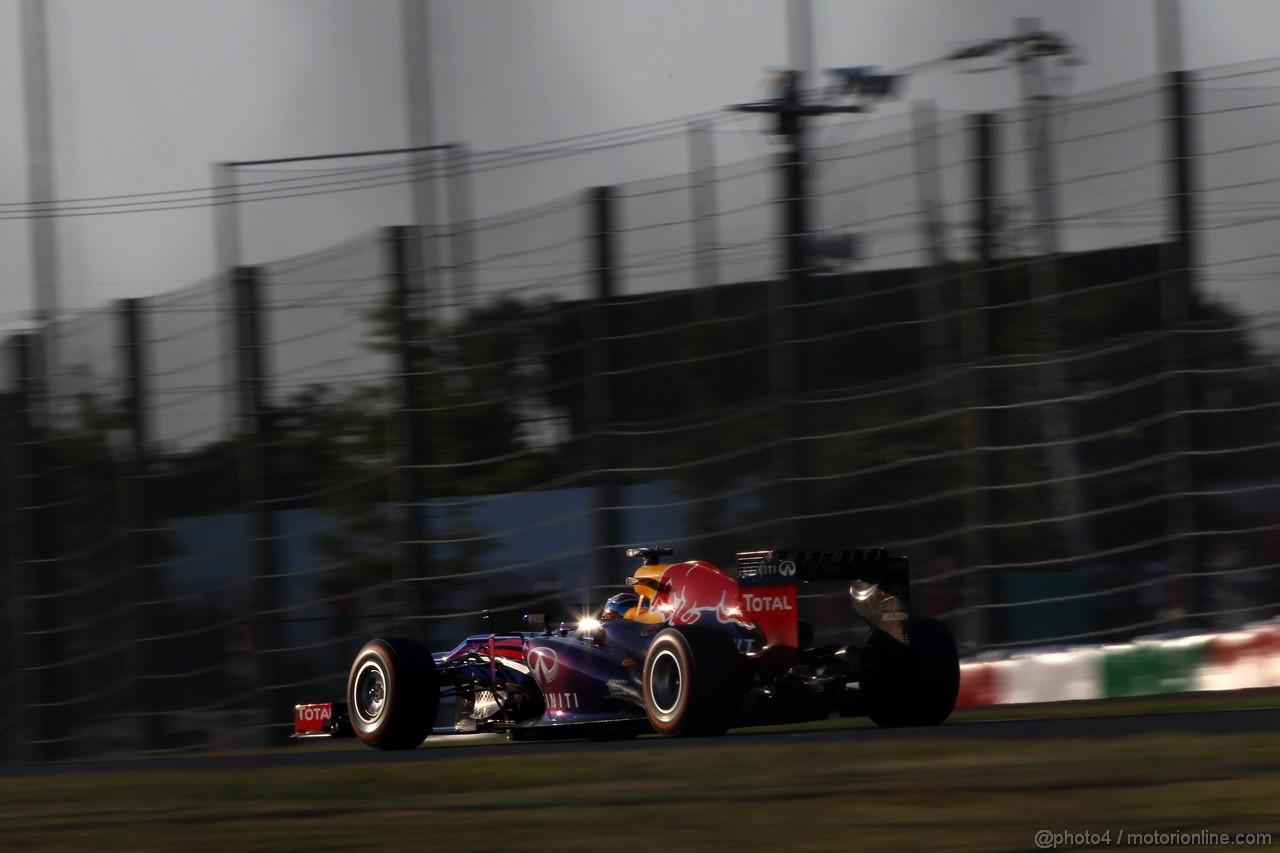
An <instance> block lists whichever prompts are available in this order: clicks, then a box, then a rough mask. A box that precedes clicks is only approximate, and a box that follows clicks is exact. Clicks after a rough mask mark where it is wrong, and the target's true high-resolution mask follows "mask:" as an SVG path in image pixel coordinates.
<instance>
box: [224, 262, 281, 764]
mask: <svg viewBox="0 0 1280 853" xmlns="http://www.w3.org/2000/svg"><path fill="white" fill-rule="evenodd" d="M260 281H261V279H260V274H259V270H258V269H257V268H256V267H236V268H235V270H234V271H233V275H232V280H231V283H232V298H233V305H234V312H235V317H234V329H235V334H236V366H237V371H236V372H237V382H236V385H237V390H238V395H237V396H238V398H239V405H238V407H237V411H238V416H239V420H240V441H239V453H240V466H239V467H240V472H241V489H242V490H243V493H244V496H245V499H246V503H248V505H249V507H250V513H251V517H250V561H251V567H252V568H251V576H252V588H251V593H250V598H251V604H252V615H251V619H252V622H251V635H252V637H253V655H254V660H253V666H254V670H255V671H256V673H257V677H258V685H259V689H260V690H262V691H264V692H265V693H266V696H267V701H266V706H265V708H264V709H263V710H264V711H265V712H266V713H267V714H268V718H267V721H266V724H267V726H270V725H271V724H273V723H280V724H284V723H287V722H288V720H289V716H288V714H289V712H290V711H291V708H290V705H289V702H288V697H286V696H284V695H283V692H282V691H281V689H280V686H281V685H283V683H284V681H283V678H282V677H281V676H282V672H283V665H282V664H283V661H282V660H281V658H280V655H281V643H280V624H279V618H280V614H279V589H278V582H277V578H278V577H279V576H280V556H279V535H278V532H277V530H276V518H275V513H274V512H273V511H272V509H271V504H270V501H271V498H272V494H273V489H272V483H273V482H274V479H273V472H272V457H273V455H274V453H275V441H276V439H275V428H274V424H273V418H272V413H271V408H270V403H269V401H268V396H267V363H266V356H267V349H266V347H267V344H266V335H265V334H264V329H263V327H264V316H263V311H262V306H261V301H260V294H259V284H260ZM264 739H265V740H266V742H267V743H273V742H275V741H276V740H277V739H278V738H277V737H276V736H275V735H274V734H273V733H272V730H271V729H270V728H267V729H266V730H265V731H264Z"/></svg>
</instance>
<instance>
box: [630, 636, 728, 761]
mask: <svg viewBox="0 0 1280 853" xmlns="http://www.w3.org/2000/svg"><path fill="white" fill-rule="evenodd" d="M746 686H747V670H746V666H745V664H744V663H743V661H742V657H741V656H740V655H739V654H738V650H737V647H736V646H735V645H734V642H733V640H732V638H730V637H729V635H728V634H726V633H725V632H724V631H722V630H720V629H718V628H715V627H713V626H710V625H688V626H685V627H681V628H664V629H663V630H662V631H660V632H659V633H658V636H656V637H654V638H653V643H652V644H651V645H650V646H649V651H648V653H647V654H646V655H645V658H644V689H643V692H644V709H645V713H646V714H647V715H648V717H649V724H650V725H651V726H653V730H654V731H656V732H657V733H658V734H660V735H664V736H666V737H715V736H717V735H722V734H724V733H725V732H726V731H728V730H729V727H730V726H731V725H732V724H733V717H734V715H735V714H736V713H737V711H738V708H739V706H740V705H741V703H742V696H743V693H744V692H745V690H746Z"/></svg>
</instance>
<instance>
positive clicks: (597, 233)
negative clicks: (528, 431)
mask: <svg viewBox="0 0 1280 853" xmlns="http://www.w3.org/2000/svg"><path fill="white" fill-rule="evenodd" d="M587 194H588V195H587V201H588V215H589V216H590V219H591V221H590V234H591V255H590V260H589V263H590V265H591V278H592V280H593V282H594V284H595V294H594V300H593V304H592V305H591V307H590V309H589V310H588V311H587V312H586V323H587V329H586V336H585V337H586V347H587V349H586V370H587V376H586V381H585V382H584V383H583V389H584V392H585V393H586V400H585V408H584V412H585V415H586V425H587V466H588V472H589V474H590V477H591V479H592V481H593V482H594V483H595V518H596V529H595V542H596V547H595V559H594V560H593V561H592V564H591V565H590V566H589V567H588V569H587V574H586V587H587V589H586V592H585V599H586V600H585V602H584V604H586V605H588V606H594V605H595V603H596V597H597V595H596V588H597V587H598V586H599V585H601V583H611V584H612V583H616V582H617V580H618V578H619V577H620V576H621V575H620V571H621V570H620V568H619V567H620V566H621V565H622V562H621V559H620V556H621V555H620V554H619V553H618V551H619V549H620V547H621V545H622V544H623V543H622V542H621V541H620V540H621V538H622V532H621V526H620V523H619V513H620V510H619V508H618V507H619V504H620V503H621V501H620V500H619V490H618V481H617V475H616V474H615V473H614V472H613V469H614V468H616V467H617V464H616V457H615V454H614V439H613V437H612V436H610V435H609V429H610V427H611V426H612V424H613V420H614V408H613V406H614V400H613V396H614V388H613V379H612V376H611V374H610V371H611V370H612V369H613V352H612V350H613V344H612V340H611V338H612V334H613V325H612V318H611V316H610V312H611V311H612V310H613V309H612V305H611V303H612V301H613V297H614V291H615V286H616V271H617V270H616V264H617V252H616V250H617V245H616V241H617V221H616V212H617V201H616V198H615V195H614V189H613V187H595V188H594V189H591V190H588V191H587Z"/></svg>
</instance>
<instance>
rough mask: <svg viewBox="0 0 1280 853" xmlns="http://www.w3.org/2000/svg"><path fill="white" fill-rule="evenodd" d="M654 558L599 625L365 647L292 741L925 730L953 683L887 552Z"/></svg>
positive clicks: (308, 709)
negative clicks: (805, 726)
mask: <svg viewBox="0 0 1280 853" xmlns="http://www.w3.org/2000/svg"><path fill="white" fill-rule="evenodd" d="M670 553H671V551H670V550H669V549H666V548H635V549H632V550H629V551H628V552H627V554H628V556H632V557H639V558H640V559H641V561H642V564H641V565H640V566H639V567H638V568H637V569H636V571H635V575H634V577H630V578H627V584H628V585H629V589H628V590H627V591H625V592H622V593H620V594H619V595H616V596H614V597H613V598H611V599H610V600H609V602H608V603H607V604H606V606H605V608H604V609H603V611H602V612H601V613H600V617H599V618H588V619H583V620H581V621H579V622H577V623H575V624H573V625H571V626H570V625H559V624H558V625H557V626H556V627H554V628H553V627H552V626H551V625H550V624H548V623H547V622H546V620H545V619H543V618H542V617H537V616H530V617H526V623H527V624H529V625H530V627H531V628H532V630H528V631H521V632H517V633H507V634H479V635H474V636H470V637H467V638H466V639H465V640H463V641H462V642H461V643H460V644H458V646H457V647H456V648H454V649H452V650H451V651H447V652H440V653H436V654H431V653H429V652H428V651H427V650H426V649H425V648H424V647H423V646H422V645H421V644H420V643H417V642H415V641H412V640H407V639H398V638H393V639H377V640H371V641H370V642H368V643H366V644H365V646H364V648H362V649H361V650H360V653H359V654H358V655H356V658H355V661H354V663H352V665H351V672H350V675H349V677H348V679H347V690H346V695H345V697H344V701H341V702H328V703H317V704H302V705H297V706H295V710H294V735H295V736H296V737H340V736H347V735H354V736H355V737H358V738H359V739H360V740H361V741H363V742H364V743H366V744H368V745H370V746H374V747H377V748H379V749H412V748H414V747H416V746H418V745H419V744H420V743H422V742H423V740H425V739H426V737H427V736H428V735H429V734H431V733H432V730H433V725H434V724H435V722H436V718H437V714H438V712H439V708H440V704H441V699H442V698H444V699H445V700H452V702H453V703H454V707H455V709H456V710H455V713H454V715H453V726H452V729H450V730H448V731H452V732H476V731H498V732H508V733H509V735H510V737H512V738H513V739H518V738H523V737H529V738H532V737H563V736H569V737H628V736H632V735H636V734H641V733H644V732H657V733H659V734H662V735H667V736H671V737H686V736H699V735H719V734H723V733H724V732H725V731H727V730H728V729H729V728H731V727H734V726H747V725H764V724H775V723H793V722H801V721H807V720H816V719H822V718H825V717H828V716H831V715H833V714H842V715H859V714H865V715H869V716H870V717H871V719H872V720H874V721H875V722H876V723H877V724H879V725H882V726H918V725H937V724H939V723H941V722H943V721H944V720H946V719H947V717H948V716H949V715H950V714H951V711H952V709H953V708H954V706H955V700H956V694H957V692H958V690H959V684H960V669H959V660H958V656H957V653H956V645H955V641H954V640H953V639H952V637H951V634H950V633H949V632H948V631H947V629H946V627H945V626H943V625H942V624H941V623H940V622H938V621H936V620H933V619H929V618H927V617H922V616H916V615H913V614H911V610H910V595H909V579H908V574H909V570H908V562H907V560H906V558H904V557H891V556H890V555H889V554H888V553H887V552H886V551H884V550H882V549H856V550H831V551H748V552H743V553H740V554H738V564H737V569H736V572H735V573H734V574H733V575H730V574H728V573H726V572H723V571H721V570H720V569H718V568H716V567H715V566H713V565H711V564H710V563H706V562H702V561H699V560H690V561H685V562H678V563H671V562H667V561H666V560H665V558H666V557H667V556H668V555H669V554H670Z"/></svg>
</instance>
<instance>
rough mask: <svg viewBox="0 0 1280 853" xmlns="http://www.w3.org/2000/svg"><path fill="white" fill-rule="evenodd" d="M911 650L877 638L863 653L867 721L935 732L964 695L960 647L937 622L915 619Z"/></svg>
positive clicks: (876, 635)
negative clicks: (961, 694) (926, 727)
mask: <svg viewBox="0 0 1280 853" xmlns="http://www.w3.org/2000/svg"><path fill="white" fill-rule="evenodd" d="M909 626H910V632H911V645H910V646H904V645H902V644H901V643H899V642H898V641H897V640H894V639H893V638H892V637H890V636H889V635H887V634H884V633H882V632H880V631H875V632H873V636H872V637H871V638H870V639H869V640H868V641H867V645H866V647H865V648H863V650H862V674H861V676H860V679H859V680H860V683H861V687H862V695H863V698H864V700H865V702H866V708H867V715H868V716H869V717H871V721H872V722H874V723H875V724H876V725H877V726H883V727H885V728H902V727H906V726H937V725H941V724H942V723H943V722H945V721H946V719H947V717H950V716H951V712H952V711H953V710H954V709H955V707H956V696H957V695H959V693H960V655H959V653H958V651H957V649H956V641H955V639H954V638H953V637H952V636H951V632H950V631H948V630H947V626H946V625H943V624H942V623H941V622H939V621H938V620H937V619H932V618H930V617H928V616H912V617H911V621H910V622H909Z"/></svg>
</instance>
